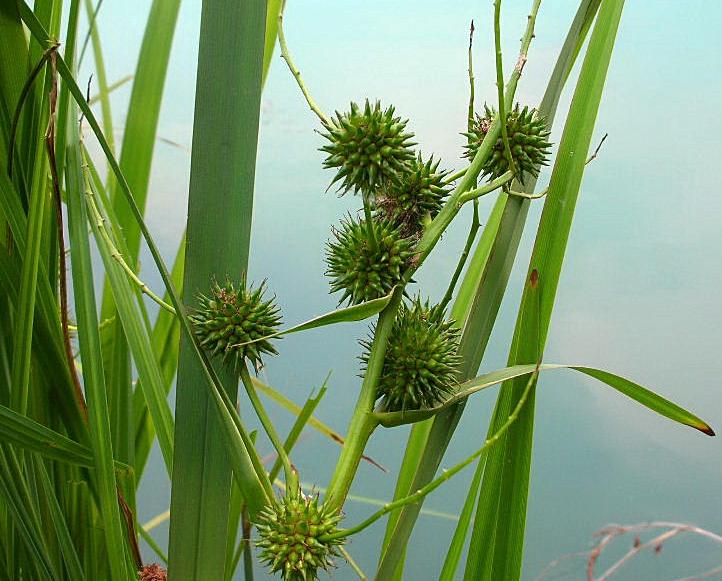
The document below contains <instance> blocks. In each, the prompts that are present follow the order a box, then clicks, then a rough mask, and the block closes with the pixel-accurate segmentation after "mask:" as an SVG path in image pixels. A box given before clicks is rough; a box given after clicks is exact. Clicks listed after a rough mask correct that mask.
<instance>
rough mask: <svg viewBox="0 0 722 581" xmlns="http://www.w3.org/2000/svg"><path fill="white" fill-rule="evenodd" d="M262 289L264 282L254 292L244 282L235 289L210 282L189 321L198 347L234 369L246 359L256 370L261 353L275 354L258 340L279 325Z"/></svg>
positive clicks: (265, 341)
mask: <svg viewBox="0 0 722 581" xmlns="http://www.w3.org/2000/svg"><path fill="white" fill-rule="evenodd" d="M265 289H266V284H265V281H264V282H263V283H261V284H260V285H259V286H258V288H256V289H253V288H251V287H246V284H245V281H242V282H241V284H240V285H239V287H238V288H236V287H235V285H234V284H233V283H232V282H231V281H226V283H225V284H224V285H220V284H218V283H216V282H214V283H213V286H212V288H211V292H210V293H209V294H208V295H203V294H201V295H199V297H198V307H197V308H196V309H195V311H194V312H193V313H192V314H191V315H190V317H189V318H190V320H191V322H192V323H193V326H194V328H195V332H196V335H197V336H198V339H199V341H200V344H201V347H203V348H204V349H206V350H207V351H208V352H209V353H210V354H211V355H212V356H220V357H222V358H223V361H224V363H232V364H233V366H234V368H236V367H238V366H239V365H240V364H242V363H243V362H244V361H245V360H248V361H249V362H250V363H251V364H252V365H253V367H254V369H255V370H256V371H258V369H259V368H260V367H261V365H262V362H261V356H262V354H264V353H270V354H273V355H275V354H276V353H277V351H276V348H275V347H274V346H273V345H272V344H271V342H270V340H269V339H262V338H263V337H268V336H269V335H273V334H274V333H276V332H277V331H278V327H279V325H280V324H281V316H280V311H279V309H278V307H277V306H276V304H275V302H274V299H272V298H271V299H268V300H266V299H264V296H263V295H264V292H265ZM259 339H260V340H259ZM249 341H255V342H254V343H248V342H249Z"/></svg>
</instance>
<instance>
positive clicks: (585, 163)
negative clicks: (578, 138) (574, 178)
mask: <svg viewBox="0 0 722 581" xmlns="http://www.w3.org/2000/svg"><path fill="white" fill-rule="evenodd" d="M607 137H609V133H605V134H604V137H602V139H601V140H600V141H599V145H597V148H596V149H595V150H594V153H592V155H590V156H589V158H588V159H587V161H585V162H584V165H588V164H589V163H591V162H593V161H594V160H595V159H597V156H598V155H599V150H600V149H602V145H604V142H605V141H606V139H607Z"/></svg>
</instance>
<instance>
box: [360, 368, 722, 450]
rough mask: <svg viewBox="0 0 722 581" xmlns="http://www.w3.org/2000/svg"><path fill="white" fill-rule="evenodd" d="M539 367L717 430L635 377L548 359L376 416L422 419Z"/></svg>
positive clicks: (394, 420) (388, 422) (387, 421)
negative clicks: (429, 403)
mask: <svg viewBox="0 0 722 581" xmlns="http://www.w3.org/2000/svg"><path fill="white" fill-rule="evenodd" d="M535 369H538V370H539V371H548V370H552V369H574V370H576V371H580V372H581V373H585V374H586V375H589V376H590V377H594V378H595V379H598V380H599V381H601V382H603V383H606V384H607V385H609V386H610V387H613V388H614V389H616V390H617V391H619V392H620V393H622V394H624V395H626V396H627V397H629V398H631V399H633V400H635V401H637V402H639V403H641V404H642V405H643V406H645V407H647V408H649V409H650V410H652V411H654V412H656V413H658V414H660V415H662V416H664V417H667V418H669V419H671V420H673V421H675V422H677V423H680V424H684V425H686V426H690V427H691V428H694V429H696V430H699V431H700V432H703V433H705V434H707V435H710V436H714V431H713V430H712V428H711V427H710V426H709V424H708V423H707V422H705V421H703V420H701V419H700V418H698V417H697V416H696V415H694V414H693V413H691V412H689V411H687V410H685V409H683V408H681V407H679V406H678V405H677V404H675V403H673V402H671V401H669V400H667V399H665V398H663V397H662V396H660V395H657V394H656V393H654V392H653V391H650V390H649V389H647V388H645V387H642V386H641V385H639V384H637V383H634V382H633V381H630V380H629V379H625V378H624V377H621V376H619V375H615V374H614V373H611V372H609V371H604V370H603V369H596V368H594V367H586V366H581V365H560V364H555V363H544V364H541V365H538V366H537V365H536V364H525V365H514V366H512V367H505V368H504V369H499V370H497V371H492V372H490V373H485V374H483V375H479V376H478V377H475V378H474V379H472V380H470V381H467V382H465V383H462V384H461V385H460V386H459V387H458V389H457V391H456V392H455V393H454V395H453V396H452V397H450V398H449V399H448V400H447V401H445V402H444V403H443V404H441V405H438V406H436V407H433V408H428V409H424V410H411V411H398V412H376V413H375V414H374V417H375V418H376V419H377V420H378V422H379V424H381V425H382V426H385V427H393V426H399V425H402V424H409V423H412V422H418V421H422V420H425V419H427V418H429V417H431V416H433V415H436V414H438V413H439V412H441V411H442V410H444V409H447V408H449V407H450V406H453V405H455V404H456V403H457V402H459V401H461V400H464V399H466V398H467V397H469V396H470V395H473V394H475V393H477V392H478V391H481V390H483V389H486V388H487V387H491V386H493V385H498V384H500V383H503V382H505V381H509V380H512V379H516V378H521V377H524V376H526V375H529V374H531V373H534V370H535Z"/></svg>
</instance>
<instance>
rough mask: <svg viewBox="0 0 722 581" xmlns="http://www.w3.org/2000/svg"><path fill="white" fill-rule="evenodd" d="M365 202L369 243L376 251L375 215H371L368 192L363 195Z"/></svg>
mask: <svg viewBox="0 0 722 581" xmlns="http://www.w3.org/2000/svg"><path fill="white" fill-rule="evenodd" d="M363 202H364V216H365V218H366V230H367V232H368V236H369V244H370V245H371V250H372V251H374V252H375V251H376V234H374V223H373V216H372V215H371V203H370V202H369V196H368V194H364V195H363Z"/></svg>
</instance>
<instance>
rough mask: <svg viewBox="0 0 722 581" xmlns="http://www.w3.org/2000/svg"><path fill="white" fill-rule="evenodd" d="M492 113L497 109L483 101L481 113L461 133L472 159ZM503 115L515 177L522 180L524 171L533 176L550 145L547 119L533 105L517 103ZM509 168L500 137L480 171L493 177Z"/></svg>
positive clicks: (484, 135) (547, 152) (492, 117)
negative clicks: (465, 131) (526, 105)
mask: <svg viewBox="0 0 722 581" xmlns="http://www.w3.org/2000/svg"><path fill="white" fill-rule="evenodd" d="M495 116H496V110H495V109H494V108H489V107H487V106H486V105H485V106H484V115H483V116H481V115H478V114H477V115H476V117H475V119H474V123H473V126H472V129H471V131H470V132H469V133H464V135H465V136H466V137H467V138H468V140H469V142H468V144H467V145H466V147H465V149H466V151H465V152H464V155H465V156H466V157H468V158H469V159H474V156H475V155H476V152H477V151H478V150H479V147H480V146H481V143H482V141H483V140H484V138H485V137H486V134H487V133H488V132H489V129H490V128H491V124H492V122H493V120H494V117H495ZM506 119H507V121H506V130H507V135H508V137H509V149H510V150H511V157H512V159H513V161H514V167H515V176H514V177H515V178H516V179H517V180H519V182H520V183H522V184H523V183H524V178H525V176H526V175H527V174H529V175H531V176H532V177H536V176H538V175H539V169H540V167H541V166H543V165H548V163H547V160H548V158H549V150H550V149H551V146H552V145H551V143H550V142H549V129H548V127H547V123H546V120H545V119H543V118H542V117H540V116H539V115H538V114H537V112H536V110H535V109H530V108H529V107H524V108H521V106H520V105H519V104H518V103H517V104H516V105H515V106H514V108H513V109H512V110H511V111H509V112H508V113H507V115H506ZM508 169H509V162H508V160H507V158H506V154H505V152H504V144H503V142H502V139H501V137H499V138H498V139H497V140H496V143H495V144H494V147H493V149H492V152H491V156H490V157H489V159H488V160H487V161H486V164H485V165H484V168H483V171H482V175H484V176H488V177H489V179H492V180H493V179H495V178H498V177H499V176H501V175H503V174H504V173H506V171H507V170H508Z"/></svg>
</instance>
